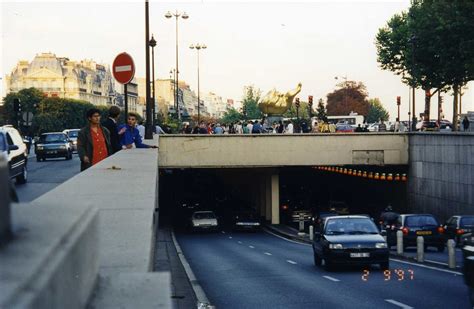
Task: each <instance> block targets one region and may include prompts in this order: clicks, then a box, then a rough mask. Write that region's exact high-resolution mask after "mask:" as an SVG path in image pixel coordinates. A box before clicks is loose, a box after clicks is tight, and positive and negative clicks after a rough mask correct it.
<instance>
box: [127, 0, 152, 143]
mask: <svg viewBox="0 0 474 309" xmlns="http://www.w3.org/2000/svg"><path fill="white" fill-rule="evenodd" d="M149 15H150V14H149V9H148V0H146V1H145V65H146V71H145V85H146V89H145V90H146V92H145V93H146V101H145V102H146V122H145V139H153V127H152V123H151V118H152V115H151V100H150V19H149ZM126 116H127V115H126Z"/></svg>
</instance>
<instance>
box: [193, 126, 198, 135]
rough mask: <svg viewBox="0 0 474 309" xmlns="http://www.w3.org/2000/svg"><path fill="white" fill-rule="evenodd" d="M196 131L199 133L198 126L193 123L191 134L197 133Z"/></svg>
mask: <svg viewBox="0 0 474 309" xmlns="http://www.w3.org/2000/svg"><path fill="white" fill-rule="evenodd" d="M198 133H199V126H198V125H195V126H194V128H193V132H192V134H198Z"/></svg>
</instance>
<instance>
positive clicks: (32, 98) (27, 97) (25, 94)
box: [3, 88, 44, 124]
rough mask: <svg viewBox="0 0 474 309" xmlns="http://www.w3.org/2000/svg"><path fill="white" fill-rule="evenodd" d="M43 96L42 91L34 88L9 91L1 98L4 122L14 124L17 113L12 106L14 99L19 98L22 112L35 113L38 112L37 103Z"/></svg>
mask: <svg viewBox="0 0 474 309" xmlns="http://www.w3.org/2000/svg"><path fill="white" fill-rule="evenodd" d="M43 98H44V94H43V92H42V91H41V90H39V89H36V88H27V89H22V90H20V91H18V92H10V93H9V94H7V95H6V96H5V97H4V98H3V103H4V122H5V123H10V124H16V119H17V118H16V117H17V115H16V113H15V111H14V108H13V100H14V99H19V100H20V103H21V111H22V113H23V112H31V113H33V115H36V113H37V112H38V105H39V103H40V102H41V100H43ZM20 119H21V118H20Z"/></svg>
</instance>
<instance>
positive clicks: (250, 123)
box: [247, 120, 253, 134]
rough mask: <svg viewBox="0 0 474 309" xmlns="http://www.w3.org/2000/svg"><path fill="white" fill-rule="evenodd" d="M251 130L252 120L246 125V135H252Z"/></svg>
mask: <svg viewBox="0 0 474 309" xmlns="http://www.w3.org/2000/svg"><path fill="white" fill-rule="evenodd" d="M252 129H253V122H252V120H250V121H249V123H248V124H247V130H248V131H249V132H248V133H249V134H250V133H252Z"/></svg>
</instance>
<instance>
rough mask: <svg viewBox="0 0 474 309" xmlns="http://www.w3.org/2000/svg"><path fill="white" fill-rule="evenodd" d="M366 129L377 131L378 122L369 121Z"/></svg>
mask: <svg viewBox="0 0 474 309" xmlns="http://www.w3.org/2000/svg"><path fill="white" fill-rule="evenodd" d="M367 130H369V132H378V131H379V124H378V123H371V124H369V126H368V127H367Z"/></svg>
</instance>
